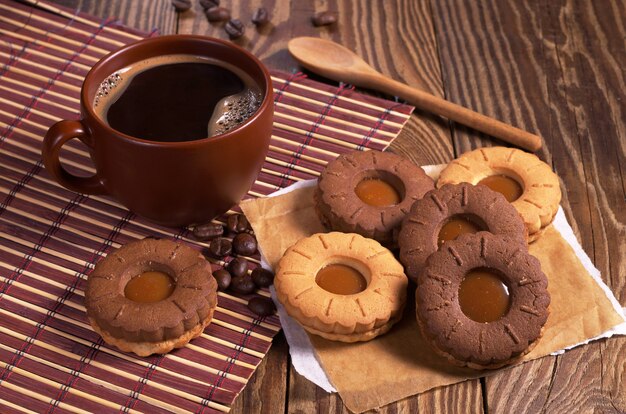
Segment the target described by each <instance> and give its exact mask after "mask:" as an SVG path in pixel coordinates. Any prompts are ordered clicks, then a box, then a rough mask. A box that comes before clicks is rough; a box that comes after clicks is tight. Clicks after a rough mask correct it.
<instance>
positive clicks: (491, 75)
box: [434, 1, 626, 412]
mask: <svg viewBox="0 0 626 414" xmlns="http://www.w3.org/2000/svg"><path fill="white" fill-rule="evenodd" d="M618 3H619V2H618ZM621 6H623V4H621ZM618 10H619V11H618ZM624 10H625V8H624V7H620V5H619V4H616V5H615V7H604V8H603V7H595V8H594V7H593V5H591V4H588V3H585V2H575V1H566V2H552V1H544V2H532V3H529V2H524V3H522V2H514V1H500V2H479V3H470V2H464V3H461V4H459V2H454V1H447V2H437V3H436V4H435V7H434V15H435V16H436V17H435V20H436V22H437V25H436V27H437V34H438V39H439V40H440V44H441V50H442V62H443V68H445V70H444V79H446V87H447V88H448V87H449V90H448V89H446V94H447V95H448V96H449V97H450V98H451V99H452V100H458V102H459V103H461V104H463V105H467V106H470V107H472V108H474V109H476V110H479V111H482V112H484V113H486V114H488V115H491V116H495V117H497V118H500V119H502V120H504V121H505V122H510V123H512V124H514V125H517V126H520V127H522V128H527V129H529V130H530V131H531V132H538V133H539V134H540V135H541V136H543V138H544V142H545V146H544V149H543V150H542V151H541V152H540V154H539V156H540V157H541V158H543V159H544V160H546V161H547V162H549V163H551V164H552V166H553V168H554V169H555V170H556V172H557V173H558V174H559V176H560V178H561V183H562V186H563V188H564V189H565V191H564V198H563V202H562V205H563V207H564V209H565V211H566V214H567V216H568V220H569V221H570V223H572V225H573V227H574V230H575V232H576V234H577V236H578V237H579V239H580V240H581V242H582V245H583V248H584V249H585V250H586V251H587V252H589V253H590V255H591V257H592V259H593V260H594V262H595V264H596V266H597V267H598V268H599V269H600V270H601V271H602V273H603V277H604V279H605V281H607V283H608V284H609V285H610V286H611V287H612V288H613V291H614V292H615V293H616V294H617V296H618V298H619V299H620V300H621V303H622V305H623V304H624V283H625V280H624V279H625V278H624V274H625V272H624V266H625V265H626V261H625V260H626V259H625V257H626V255H625V254H624V248H625V247H624V244H623V243H611V240H620V239H621V240H623V239H624V223H626V216H625V215H624V214H625V213H624V208H623V207H624V184H623V183H624V178H623V165H624V153H625V152H624V119H625V117H624V105H623V104H621V105H620V103H619V101H620V95H623V90H624V79H623V67H624V62H623V59H624V44H623V41H620V40H619V39H623V38H624V32H623V29H624V27H623V23H619V22H620V21H621V22H623V20H624V15H623V11H624ZM608 14H612V15H611V16H609V15H608ZM611 31H612V32H611ZM612 39H615V40H612ZM620 42H621V43H620ZM492 144H493V143H492V142H490V141H488V140H485V138H484V137H480V136H478V135H477V134H475V133H473V132H472V131H468V130H463V129H459V128H456V129H455V148H456V150H457V151H458V153H462V152H465V151H467V150H469V149H471V148H475V147H478V146H483V145H492ZM606 177H611V178H609V179H607V178H606ZM625 342H626V341H625V340H624V339H613V340H610V341H606V342H601V343H596V344H592V345H589V346H586V347H582V348H580V349H576V350H574V351H570V352H568V353H566V354H565V355H563V356H561V357H549V358H544V359H542V360H540V361H533V362H531V363H529V364H525V365H523V366H522V367H517V368H514V369H513V370H507V371H504V372H501V373H498V374H496V375H495V376H493V377H488V378H487V379H486V384H487V386H486V394H487V402H488V407H489V410H494V412H505V411H506V410H507V409H508V408H510V407H512V406H514V407H518V408H520V410H521V411H524V409H523V408H528V409H529V410H530V411H531V412H534V411H536V410H546V411H547V412H555V411H556V412H565V411H568V410H569V411H571V410H575V411H578V412H580V411H590V410H592V409H595V408H597V407H602V408H600V409H601V410H607V411H618V412H620V411H621V412H623V411H624V410H625V405H624V396H623V394H624V393H623V389H624V382H623V381H624V376H623V372H624V362H623V355H624V347H625V345H624V343H625ZM620 355H621V357H620ZM603 359H605V360H604V361H603ZM546 368H548V369H546ZM546 385H547V388H546ZM619 390H622V392H620V391H619Z"/></svg>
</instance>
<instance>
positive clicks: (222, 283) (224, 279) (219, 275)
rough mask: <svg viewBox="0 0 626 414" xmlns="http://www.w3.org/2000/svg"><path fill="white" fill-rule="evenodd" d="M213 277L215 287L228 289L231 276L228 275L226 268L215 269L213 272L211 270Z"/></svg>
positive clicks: (222, 289)
mask: <svg viewBox="0 0 626 414" xmlns="http://www.w3.org/2000/svg"><path fill="white" fill-rule="evenodd" d="M213 277H214V278H215V281H216V282H217V288H218V289H219V290H221V291H224V290H226V289H228V287H229V286H230V282H231V280H232V277H231V276H230V273H229V272H228V270H226V269H219V270H216V271H215V272H213Z"/></svg>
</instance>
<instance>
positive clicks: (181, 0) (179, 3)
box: [172, 0, 191, 12]
mask: <svg viewBox="0 0 626 414" xmlns="http://www.w3.org/2000/svg"><path fill="white" fill-rule="evenodd" d="M172 5H173V6H174V8H175V9H176V11H177V12H184V11H187V10H189V9H191V0H172Z"/></svg>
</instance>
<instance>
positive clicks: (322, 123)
mask: <svg viewBox="0 0 626 414" xmlns="http://www.w3.org/2000/svg"><path fill="white" fill-rule="evenodd" d="M26 3H32V4H24V2H21V3H20V2H16V1H12V0H0V412H2V413H9V412H52V411H56V412H66V411H67V412H98V413H103V412H119V411H123V412H150V413H159V412H170V411H176V412H226V411H228V410H229V408H230V405H231V404H232V402H233V401H234V399H235V397H236V396H237V394H238V393H239V392H240V391H241V390H242V389H243V387H244V386H245V384H246V383H247V381H248V379H249V378H250V376H251V375H252V373H253V372H254V370H255V368H256V367H257V365H258V364H259V363H260V361H261V360H262V358H263V356H264V355H265V353H266V352H267V351H268V349H269V347H270V345H271V342H272V338H273V337H274V335H275V334H276V333H277V332H278V331H279V330H280V325H279V320H278V318H277V317H276V316H272V317H267V318H258V317H256V316H255V315H254V314H253V313H251V312H250V311H249V310H248V309H247V307H246V303H247V299H248V297H246V296H242V295H235V294H231V293H223V292H220V293H219V299H218V301H219V303H218V309H217V311H216V313H215V317H214V320H213V322H212V323H211V324H210V325H209V326H208V327H207V329H206V330H205V331H204V333H203V334H202V336H201V337H199V338H197V339H195V340H193V341H192V342H191V343H190V344H189V345H188V346H186V347H185V348H182V349H179V350H176V351H174V352H172V353H170V354H167V355H161V356H153V357H149V358H137V357H135V356H134V355H132V354H126V353H122V352H119V351H118V350H117V349H115V348H110V347H108V346H107V345H106V344H104V343H103V342H102V340H101V338H100V337H99V336H98V335H97V334H95V333H94V332H93V331H92V329H91V328H90V326H89V323H88V321H87V319H86V316H85V309H84V306H83V289H84V286H85V281H86V278H87V275H88V274H89V272H90V271H91V270H92V269H93V267H94V264H95V263H97V262H98V260H99V259H101V258H102V257H104V256H105V255H106V254H107V253H108V252H110V251H111V250H112V249H115V248H117V247H119V246H120V245H122V244H124V243H126V242H129V241H132V240H136V239H140V238H143V237H146V236H156V237H162V238H170V239H177V240H181V241H183V242H185V243H188V244H189V245H191V246H193V247H195V248H197V249H199V250H203V249H206V247H207V245H206V243H199V242H196V241H194V240H193V239H192V238H191V237H190V235H189V230H188V229H170V228H164V227H159V226H157V225H154V224H152V223H150V222H148V221H145V220H144V219H142V218H141V217H137V216H135V215H134V214H132V213H130V212H129V211H127V210H126V209H124V208H123V207H122V206H120V205H119V204H117V203H116V202H115V201H114V200H111V199H109V198H107V197H96V196H85V195H81V194H76V193H72V192H70V191H67V190H65V189H63V188H62V187H60V186H58V185H57V184H56V183H55V182H54V181H53V180H52V179H51V178H50V176H49V175H48V174H47V172H46V171H45V169H44V168H43V165H42V161H41V156H40V150H41V149H40V148H41V142H42V137H43V135H44V134H45V131H46V130H47V129H48V127H49V126H50V125H52V124H53V123H54V122H55V121H57V120H59V119H76V118H78V116H79V115H78V107H79V90H80V85H81V82H82V79H83V77H84V76H85V74H86V73H87V71H88V70H89V68H90V67H91V65H93V64H94V63H95V62H96V61H97V60H98V59H99V58H100V57H102V56H103V55H105V54H106V53H108V52H109V51H112V50H115V49H117V48H119V47H120V46H122V45H124V44H127V43H130V42H133V41H136V40H139V39H141V38H142V37H145V36H151V35H155V34H156V33H151V34H147V33H140V32H137V31H134V30H132V29H129V28H125V27H123V26H120V25H119V24H117V23H116V22H114V21H112V20H104V21H101V20H98V19H96V18H94V17H91V16H89V15H86V14H83V13H79V12H75V11H72V10H69V9H64V8H61V7H59V6H55V5H51V4H49V3H45V2H41V1H34V0H33V1H30V0H29V1H27V2H26ZM35 3H36V7H35V6H34V4H35ZM272 79H273V82H274V87H275V105H276V106H275V108H276V113H275V123H274V130H273V135H272V140H271V147H270V151H269V154H268V156H267V159H266V162H265V164H264V166H263V169H262V171H261V173H260V174H259V177H258V179H257V181H256V182H255V184H254V186H253V188H252V189H251V190H250V192H249V194H248V197H262V196H264V195H267V194H269V193H272V192H274V191H275V190H277V189H279V188H282V187H284V186H287V185H289V184H292V183H294V182H295V181H299V180H304V179H309V178H314V177H316V176H317V175H318V174H319V171H320V170H321V169H322V168H323V167H324V165H325V164H326V163H327V162H328V161H329V160H331V159H333V158H335V157H336V156H337V155H338V154H340V153H343V152H345V151H347V150H352V149H365V148H375V149H384V148H385V147H386V146H387V145H388V144H389V142H391V140H393V138H394V137H395V136H396V135H397V133H398V132H399V131H400V129H401V128H402V126H403V124H404V123H405V122H406V120H407V119H408V117H409V114H410V112H411V110H412V108H411V107H409V106H406V105H402V104H395V103H393V102H389V101H384V100H381V99H377V98H372V97H366V96H363V95H360V94H358V93H355V92H354V91H353V90H352V88H349V87H346V86H345V85H340V86H339V87H335V86H329V85H323V84H320V83H317V82H314V81H311V80H308V79H306V78H305V76H304V75H302V74H291V75H290V74H285V73H281V72H273V76H272ZM65 148H66V149H64V151H63V154H62V159H63V160H64V161H63V162H64V165H66V166H67V168H68V169H69V170H73V172H75V173H79V174H83V175H85V174H87V175H88V174H92V173H93V171H94V170H93V166H92V163H91V162H90V160H89V157H88V153H87V151H86V149H85V148H84V147H82V146H81V144H80V143H79V142H78V141H76V140H74V141H72V142H70V143H69V144H68V145H66V147H65ZM235 211H238V209H234V210H233V211H230V212H229V213H227V215H228V214H232V213H233V212H235ZM227 215H225V216H224V217H220V218H218V219H217V220H216V221H217V222H222V223H223V222H224V221H225V218H226V217H227ZM231 259H232V258H230V257H229V258H226V259H225V262H228V261H229V260H231ZM248 259H249V261H250V262H251V266H252V267H255V266H257V265H258V263H259V257H258V256H255V257H250V258H248ZM225 262H224V261H218V260H212V264H213V268H214V270H215V269H217V268H219V267H220V266H222V265H224V263H225ZM259 294H262V295H265V296H269V293H268V291H267V290H263V291H260V292H259Z"/></svg>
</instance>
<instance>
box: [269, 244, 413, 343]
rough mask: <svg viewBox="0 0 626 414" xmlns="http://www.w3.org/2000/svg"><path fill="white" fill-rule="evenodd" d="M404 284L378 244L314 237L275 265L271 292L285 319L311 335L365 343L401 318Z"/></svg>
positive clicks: (397, 265)
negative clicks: (296, 323) (276, 298)
mask: <svg viewBox="0 0 626 414" xmlns="http://www.w3.org/2000/svg"><path fill="white" fill-rule="evenodd" d="M407 284H408V280H407V278H406V276H405V275H404V272H403V269H402V265H401V264H400V263H399V262H398V261H397V260H396V259H395V258H394V257H393V254H392V253H391V252H390V251H389V250H387V249H385V248H384V247H383V246H381V245H380V243H378V242H376V241H374V240H371V239H366V238H364V237H362V236H360V235H358V234H345V233H339V232H332V233H325V234H321V233H318V234H314V235H312V236H310V237H306V238H304V239H301V240H299V241H298V242H297V243H296V244H294V245H293V246H291V247H290V248H289V249H287V251H286V252H285V254H284V256H283V257H282V259H281V260H280V262H279V265H278V270H277V272H276V277H275V278H274V288H275V289H276V296H277V297H278V300H279V301H280V302H281V303H282V304H283V306H284V307H285V310H286V311H287V313H288V314H289V315H290V316H291V317H293V318H294V319H295V320H297V321H298V322H299V323H300V324H301V325H302V326H303V327H304V329H306V330H307V331H309V332H310V333H313V334H316V335H319V336H322V337H324V338H326V339H330V340H334V341H342V342H356V341H369V340H370V339H373V338H375V337H376V336H378V335H382V334H383V333H385V332H387V331H388V330H389V329H390V328H391V326H392V325H393V324H395V323H396V322H398V321H399V320H400V318H401V317H402V310H403V309H404V304H405V302H406V287H407Z"/></svg>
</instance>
